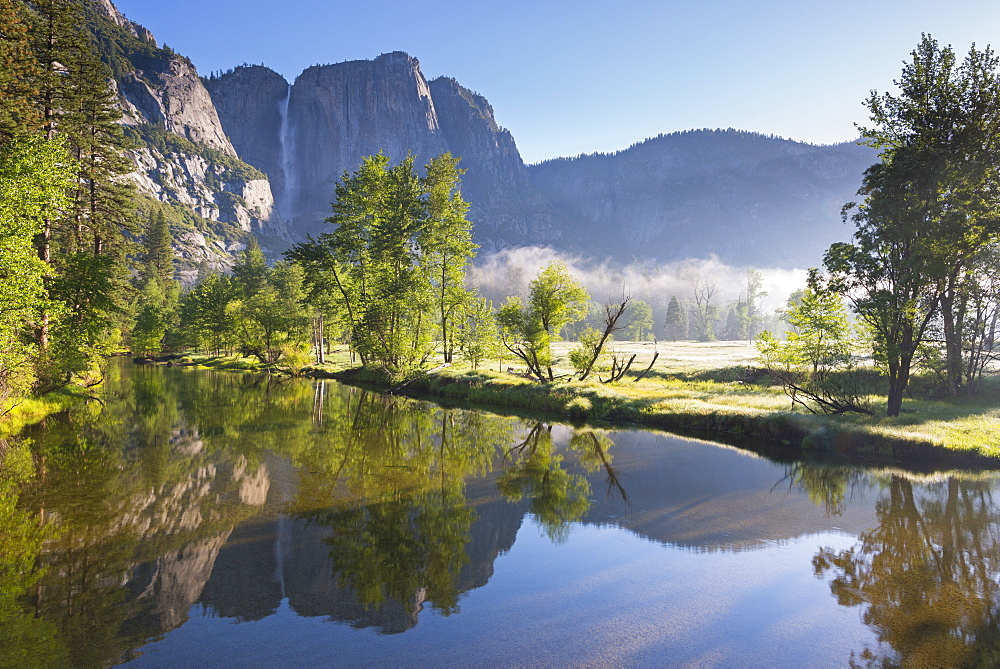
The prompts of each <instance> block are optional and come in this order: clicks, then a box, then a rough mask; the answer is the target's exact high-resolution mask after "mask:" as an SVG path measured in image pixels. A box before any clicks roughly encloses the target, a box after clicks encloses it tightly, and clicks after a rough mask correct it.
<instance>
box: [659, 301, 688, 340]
mask: <svg viewBox="0 0 1000 669" xmlns="http://www.w3.org/2000/svg"><path fill="white" fill-rule="evenodd" d="M663 329H664V330H666V332H667V336H668V337H670V338H671V339H673V340H674V341H677V339H678V338H680V339H684V338H685V337H687V330H688V322H687V310H686V309H684V307H683V306H681V303H680V301H679V300H678V299H677V296H676V295H671V296H670V303H669V304H668V305H667V316H666V318H665V319H664V321H663Z"/></svg>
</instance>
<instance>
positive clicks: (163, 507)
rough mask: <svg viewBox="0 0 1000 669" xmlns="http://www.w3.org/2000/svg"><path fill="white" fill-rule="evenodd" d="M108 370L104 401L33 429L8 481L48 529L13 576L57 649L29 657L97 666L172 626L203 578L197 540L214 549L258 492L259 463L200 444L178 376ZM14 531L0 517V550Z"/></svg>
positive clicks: (23, 605) (23, 604)
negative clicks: (55, 653)
mask: <svg viewBox="0 0 1000 669" xmlns="http://www.w3.org/2000/svg"><path fill="white" fill-rule="evenodd" d="M109 376H110V379H109V388H108V390H107V393H106V394H107V396H108V401H107V402H105V403H96V402H93V403H89V404H86V405H80V406H77V407H75V408H74V409H73V410H72V411H71V412H69V415H68V416H66V417H62V418H49V419H47V421H46V423H47V425H46V426H45V430H44V432H42V431H38V430H36V431H35V433H36V434H35V437H36V439H35V442H36V443H35V444H34V445H33V447H32V448H33V451H34V453H33V460H32V462H33V464H34V465H35V466H36V467H37V475H36V476H35V481H33V482H30V483H28V484H26V485H22V486H21V487H20V491H21V494H20V501H19V506H20V511H19V513H23V514H27V515H28V516H29V517H30V519H31V522H32V524H33V525H34V526H36V527H37V526H38V525H39V524H40V523H42V524H44V525H43V526H51V527H53V528H55V529H56V530H57V535H56V536H53V537H50V538H49V539H48V540H47V541H46V542H45V543H44V544H42V545H39V546H38V547H37V548H38V550H37V552H35V553H34V555H33V556H32V557H31V562H32V564H37V565H38V566H39V567H40V569H41V573H40V576H39V578H38V579H37V583H36V584H35V585H33V586H32V587H31V588H30V589H29V590H27V591H25V590H24V588H25V587H26V586H28V585H30V583H29V582H22V583H21V584H20V586H21V587H20V593H19V602H18V606H19V607H20V610H21V611H23V612H26V613H27V614H29V615H30V616H31V618H32V619H33V620H35V621H36V624H37V625H44V626H47V629H50V630H51V632H52V637H53V639H54V640H55V641H54V643H55V644H56V645H57V646H61V647H62V648H64V649H65V651H64V652H65V655H64V660H63V661H54V662H46V661H42V660H39V659H35V660H33V662H31V663H29V664H54V665H74V666H77V665H79V666H102V665H106V664H108V663H112V662H115V661H120V660H121V659H123V658H126V657H128V655H129V653H130V652H131V651H132V649H134V648H135V647H137V646H139V645H141V644H142V643H143V642H144V640H145V639H147V638H149V637H150V636H152V635H156V634H161V633H163V632H165V631H167V629H169V627H172V626H174V625H176V624H179V623H180V622H181V621H182V620H183V619H184V618H185V617H186V615H187V610H188V607H189V606H190V605H191V604H193V603H194V600H193V599H192V597H191V596H190V595H191V593H194V596H195V597H196V596H197V591H198V590H200V587H201V585H203V580H204V579H205V578H207V572H205V570H204V569H202V572H203V573H202V574H201V581H198V579H197V578H196V577H197V576H198V574H194V573H192V572H191V568H190V567H191V565H192V564H193V563H194V562H195V561H197V560H201V562H202V563H203V564H204V565H207V566H208V568H209V569H210V564H209V561H210V560H211V559H213V554H209V553H208V552H206V551H205V550H202V549H201V548H200V547H201V546H206V545H209V544H211V545H212V546H213V548H214V549H215V550H216V551H217V548H218V546H217V544H218V543H219V541H221V540H223V539H220V537H223V538H224V536H226V535H227V533H228V531H229V530H230V529H231V528H232V526H233V525H234V524H236V523H239V522H241V521H242V520H244V519H245V518H247V517H248V516H249V515H251V514H252V513H254V512H255V510H256V509H255V508H254V507H255V505H259V504H260V503H261V502H262V501H263V500H262V499H261V492H263V493H264V494H266V487H267V484H268V481H267V472H266V470H264V469H262V468H260V467H258V466H256V465H251V464H250V463H248V462H247V460H246V459H245V458H243V457H241V456H240V455H239V454H236V453H229V454H225V453H214V454H213V453H210V452H209V450H208V449H205V448H204V444H203V443H202V441H203V440H202V438H201V436H200V435H199V434H198V430H197V429H196V428H194V427H192V426H190V424H189V423H188V422H187V419H186V417H185V415H184V412H183V410H182V409H183V407H182V404H183V403H182V402H181V401H180V397H181V392H180V391H181V389H182V388H183V387H184V382H183V381H182V382H181V383H180V384H178V383H176V381H177V380H178V378H177V377H172V379H171V380H169V381H168V380H167V379H165V377H164V375H163V374H162V370H157V369H149V368H142V367H133V366H121V365H112V366H111V367H110V370H109ZM5 480H7V479H5ZM0 515H2V514H0ZM17 537H18V533H17V531H15V530H14V529H13V528H11V527H9V526H7V525H5V524H3V523H2V522H0V547H2V548H0V553H4V550H3V549H5V548H6V547H7V546H9V545H13V543H14V542H15V541H17ZM206 542H207V543H206ZM212 542H214V543H212ZM164 574H166V577H164V576H163V575H164ZM147 577H148V578H147ZM140 581H143V583H140ZM0 599H2V597H0ZM0 608H2V606H0ZM164 625H167V627H166V628H165V627H164ZM0 629H8V626H7V625H5V624H4V623H3V622H2V621H0ZM44 638H45V637H44V635H39V639H40V640H42V639H44ZM38 643H40V641H39V642H38ZM0 646H2V647H4V649H5V650H6V648H7V644H6V643H4V642H2V641H0ZM33 652H34V651H33ZM33 657H35V658H42V657H44V655H38V654H37V653H36V654H35V655H33Z"/></svg>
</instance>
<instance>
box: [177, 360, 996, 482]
mask: <svg viewBox="0 0 1000 669" xmlns="http://www.w3.org/2000/svg"><path fill="white" fill-rule="evenodd" d="M660 348H661V350H662V349H666V354H665V355H662V356H661V358H660V360H663V359H664V358H666V360H667V362H666V363H665V365H666V366H668V369H669V370H670V371H662V370H659V365H660V363H658V365H657V368H658V369H657V370H654V371H653V372H652V373H651V374H650V375H648V376H647V377H646V378H644V379H642V380H640V381H638V382H636V381H634V380H633V379H631V378H626V379H625V380H623V381H621V382H618V383H615V384H609V385H605V384H602V383H600V382H599V381H593V382H591V381H589V380H588V381H587V382H584V383H581V382H577V381H557V382H555V383H549V384H539V383H536V382H533V381H530V380H528V379H525V378H522V377H520V376H517V375H516V374H510V373H506V372H497V371H491V370H489V369H479V370H472V369H470V368H469V367H468V365H465V364H464V363H460V364H456V365H452V366H450V367H447V368H443V369H438V370H436V371H433V372H430V373H424V374H421V375H418V376H416V377H414V378H412V379H410V380H409V381H407V382H406V383H405V384H404V383H400V382H398V381H396V382H389V381H387V380H386V379H384V378H383V377H382V376H380V375H379V374H378V373H377V372H374V371H372V370H368V369H365V368H361V367H356V366H352V363H351V361H350V360H349V358H347V356H346V355H341V356H334V357H333V359H332V362H329V363H327V364H326V365H317V366H311V367H307V368H305V369H304V370H302V372H303V373H304V374H305V375H306V376H310V377H313V378H332V379H337V380H339V381H343V382H345V383H351V384H355V385H364V386H367V387H371V388H375V389H378V390H381V391H389V392H394V393H396V394H401V395H406V396H411V397H417V398H422V399H439V400H446V401H450V402H457V403H467V404H472V405H477V406H481V407H486V408H497V409H510V410H528V411H532V412H544V413H548V414H552V415H556V416H559V417H560V418H562V419H569V420H573V421H585V420H596V421H604V422H608V423H612V424H619V425H622V424H623V425H641V426H647V427H653V428H660V429H665V430H674V431H681V432H684V433H688V434H691V433H695V434H700V435H704V436H705V437H709V438H710V437H712V436H713V435H715V436H719V437H723V436H725V437H749V438H754V439H762V440H767V441H774V442H777V443H781V444H783V445H785V446H788V447H793V448H797V449H801V450H804V451H815V452H826V453H834V454H838V455H843V456H862V457H874V458H878V459H884V460H897V461H905V462H909V461H914V460H919V461H920V462H921V463H923V464H926V465H937V464H940V465H948V466H971V467H982V466H993V467H995V466H997V465H998V464H1000V403H998V402H997V401H996V400H994V401H993V402H989V401H978V402H977V401H972V400H966V399H963V400H958V401H943V400H930V399H909V400H907V402H906V405H905V408H906V411H905V412H904V413H903V414H902V415H901V416H899V417H896V418H887V417H885V416H884V415H881V416H879V415H876V416H875V417H869V416H862V415H856V414H850V415H839V416H827V415H814V414H810V413H808V412H806V411H804V410H802V409H797V410H793V409H792V407H791V406H790V404H791V403H790V401H789V399H788V397H787V396H786V395H785V394H784V393H783V392H782V390H781V389H780V387H777V386H769V385H766V384H763V383H758V382H754V381H753V380H752V379H753V378H754V377H755V375H754V374H753V368H752V367H749V366H747V365H746V363H747V362H748V358H747V356H749V355H750V353H749V351H750V350H751V349H749V348H748V347H744V349H742V350H741V349H738V347H734V346H724V345H718V346H715V347H714V348H713V347H710V346H705V345H696V344H693V343H691V344H689V345H688V344H685V345H681V344H677V345H673V349H671V348H670V345H664V344H660ZM715 351H720V353H719V354H718V355H716V354H715V353H714V352H715ZM692 352H693V353H692ZM695 355H697V356H699V357H698V360H700V364H696V363H694V362H691V360H690V359H688V358H691V359H694V357H695ZM685 356H687V358H686V357H685ZM711 356H715V357H714V358H712V357H711ZM713 359H715V360H718V361H719V362H723V363H733V362H736V363H739V364H729V365H728V366H724V367H715V368H713V367H710V364H711V361H712V360H713ZM178 362H180V363H181V364H199V365H201V366H206V367H213V368H217V369H229V370H234V369H244V370H247V371H265V369H263V368H261V367H260V366H258V365H255V364H254V363H253V362H252V361H249V360H238V359H233V358H210V357H207V356H188V357H186V358H185V359H183V360H182V361H178ZM493 367H495V368H500V366H499V365H493ZM636 367H638V368H639V369H643V368H644V367H645V365H642V366H641V367H640V366H639V365H638V364H637V365H636ZM984 395H985V396H988V397H997V396H998V394H997V393H990V392H986V393H984ZM872 401H873V403H874V408H875V410H876V414H879V413H881V414H884V405H883V406H879V404H878V403H879V401H884V400H883V398H879V397H874V396H873V397H872Z"/></svg>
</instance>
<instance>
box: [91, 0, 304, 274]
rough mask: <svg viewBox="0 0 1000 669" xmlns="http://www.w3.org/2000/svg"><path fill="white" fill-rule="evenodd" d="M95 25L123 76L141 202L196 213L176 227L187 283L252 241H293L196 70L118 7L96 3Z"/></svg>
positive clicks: (121, 93)
mask: <svg viewBox="0 0 1000 669" xmlns="http://www.w3.org/2000/svg"><path fill="white" fill-rule="evenodd" d="M88 7H89V8H90V11H91V20H92V22H91V27H92V29H93V30H94V32H95V34H96V35H97V36H98V37H99V39H98V40H97V42H98V43H99V44H100V45H101V46H102V48H104V49H105V50H106V51H105V54H104V56H105V58H106V59H107V60H108V62H109V64H110V65H111V69H112V73H113V74H114V85H115V87H116V91H117V94H118V100H119V106H120V107H121V109H122V111H123V112H124V119H123V122H124V124H125V125H126V129H127V132H128V134H129V135H130V137H131V138H132V139H133V140H136V142H137V144H138V145H139V147H140V148H138V149H135V150H133V151H131V156H132V160H133V163H134V164H135V172H134V173H133V175H132V178H133V180H134V181H135V183H136V185H137V186H138V190H139V193H140V194H141V195H144V196H147V197H150V198H152V199H155V200H157V201H159V202H162V203H165V204H166V205H169V206H171V207H179V208H180V209H182V210H184V211H186V212H189V213H190V215H187V214H185V215H184V216H182V217H180V218H187V219H193V220H194V221H195V222H196V225H195V227H196V228H197V229H195V230H192V229H191V220H188V221H187V223H186V224H184V225H182V224H180V223H179V222H178V221H176V220H174V219H171V225H172V230H171V231H172V233H173V236H174V239H175V241H176V244H175V248H176V251H177V256H178V259H179V260H180V261H181V262H180V264H179V269H180V274H181V278H182V279H187V280H191V279H193V277H194V276H195V274H196V268H197V266H198V264H199V263H200V262H202V261H204V260H207V261H208V262H209V263H210V264H211V265H212V266H214V267H216V268H226V267H228V266H230V265H231V264H232V263H233V261H234V255H233V254H234V252H235V251H238V250H239V249H242V248H243V246H244V242H245V240H246V238H247V236H248V235H249V234H251V233H252V234H257V235H262V236H264V237H266V238H276V239H281V240H283V239H285V238H287V233H286V232H285V231H284V228H283V226H282V225H281V218H280V216H278V214H277V210H276V208H275V204H274V197H273V194H272V192H271V186H270V183H269V182H268V179H267V176H266V174H264V173H262V172H260V171H258V170H256V169H254V168H252V167H251V166H250V165H248V164H246V163H245V162H243V161H242V160H240V158H239V156H238V155H237V153H236V149H235V148H233V145H232V143H231V142H230V141H229V138H228V137H227V136H226V133H225V131H224V130H223V127H222V123H221V121H220V120H219V115H218V113H217V111H216V108H215V103H214V102H213V100H212V97H211V96H210V95H209V93H208V90H207V89H206V88H205V86H204V85H203V83H202V81H201V79H200V78H199V77H198V73H197V71H196V70H195V68H194V65H193V64H192V63H191V61H189V60H188V59H187V58H185V57H184V56H181V55H179V54H176V53H174V52H173V51H171V50H169V49H167V48H161V47H159V46H158V45H157V44H156V40H155V38H154V37H153V35H152V33H150V32H149V31H148V30H146V29H145V28H143V27H142V26H139V25H138V24H136V23H133V22H131V21H129V20H128V19H126V18H125V17H124V16H122V14H121V13H120V12H118V10H117V9H116V8H115V7H114V5H113V4H112V3H111V2H110V0H91V2H90V4H89V5H88Z"/></svg>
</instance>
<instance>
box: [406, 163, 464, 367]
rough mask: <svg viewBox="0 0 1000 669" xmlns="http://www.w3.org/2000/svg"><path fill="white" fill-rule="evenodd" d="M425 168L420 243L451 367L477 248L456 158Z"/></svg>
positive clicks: (422, 260)
mask: <svg viewBox="0 0 1000 669" xmlns="http://www.w3.org/2000/svg"><path fill="white" fill-rule="evenodd" d="M425 169H426V176H425V177H424V179H423V184H424V189H425V192H426V202H427V222H426V224H425V225H424V229H423V231H422V233H421V234H420V235H419V236H418V242H419V244H420V248H421V252H422V256H423V257H422V258H421V263H422V264H423V266H424V268H425V271H426V272H427V275H428V282H429V283H430V286H431V290H432V291H433V296H434V298H433V301H434V305H435V310H436V311H437V314H438V320H439V323H440V328H441V330H440V332H441V334H440V337H441V347H442V349H443V351H444V361H445V362H451V361H452V358H453V356H454V349H455V330H456V322H455V321H456V316H457V315H458V314H459V313H460V312H461V310H462V308H463V306H465V305H466V304H468V303H469V300H470V299H471V298H472V294H471V293H470V291H468V290H467V289H466V288H465V275H466V271H467V270H468V267H469V263H470V262H471V260H472V258H474V257H475V255H476V249H477V248H478V246H477V245H476V244H473V243H472V223H471V222H470V221H469V220H468V219H467V218H466V217H465V215H466V213H467V212H468V210H469V204H468V203H467V202H466V201H465V200H463V199H462V194H461V192H459V190H458V188H459V178H460V177H461V175H462V174H463V173H464V172H465V170H461V169H459V168H458V158H453V157H452V156H451V154H450V153H443V154H441V155H440V156H437V157H435V158H432V159H431V160H430V162H429V163H427V166H426V168H425Z"/></svg>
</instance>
